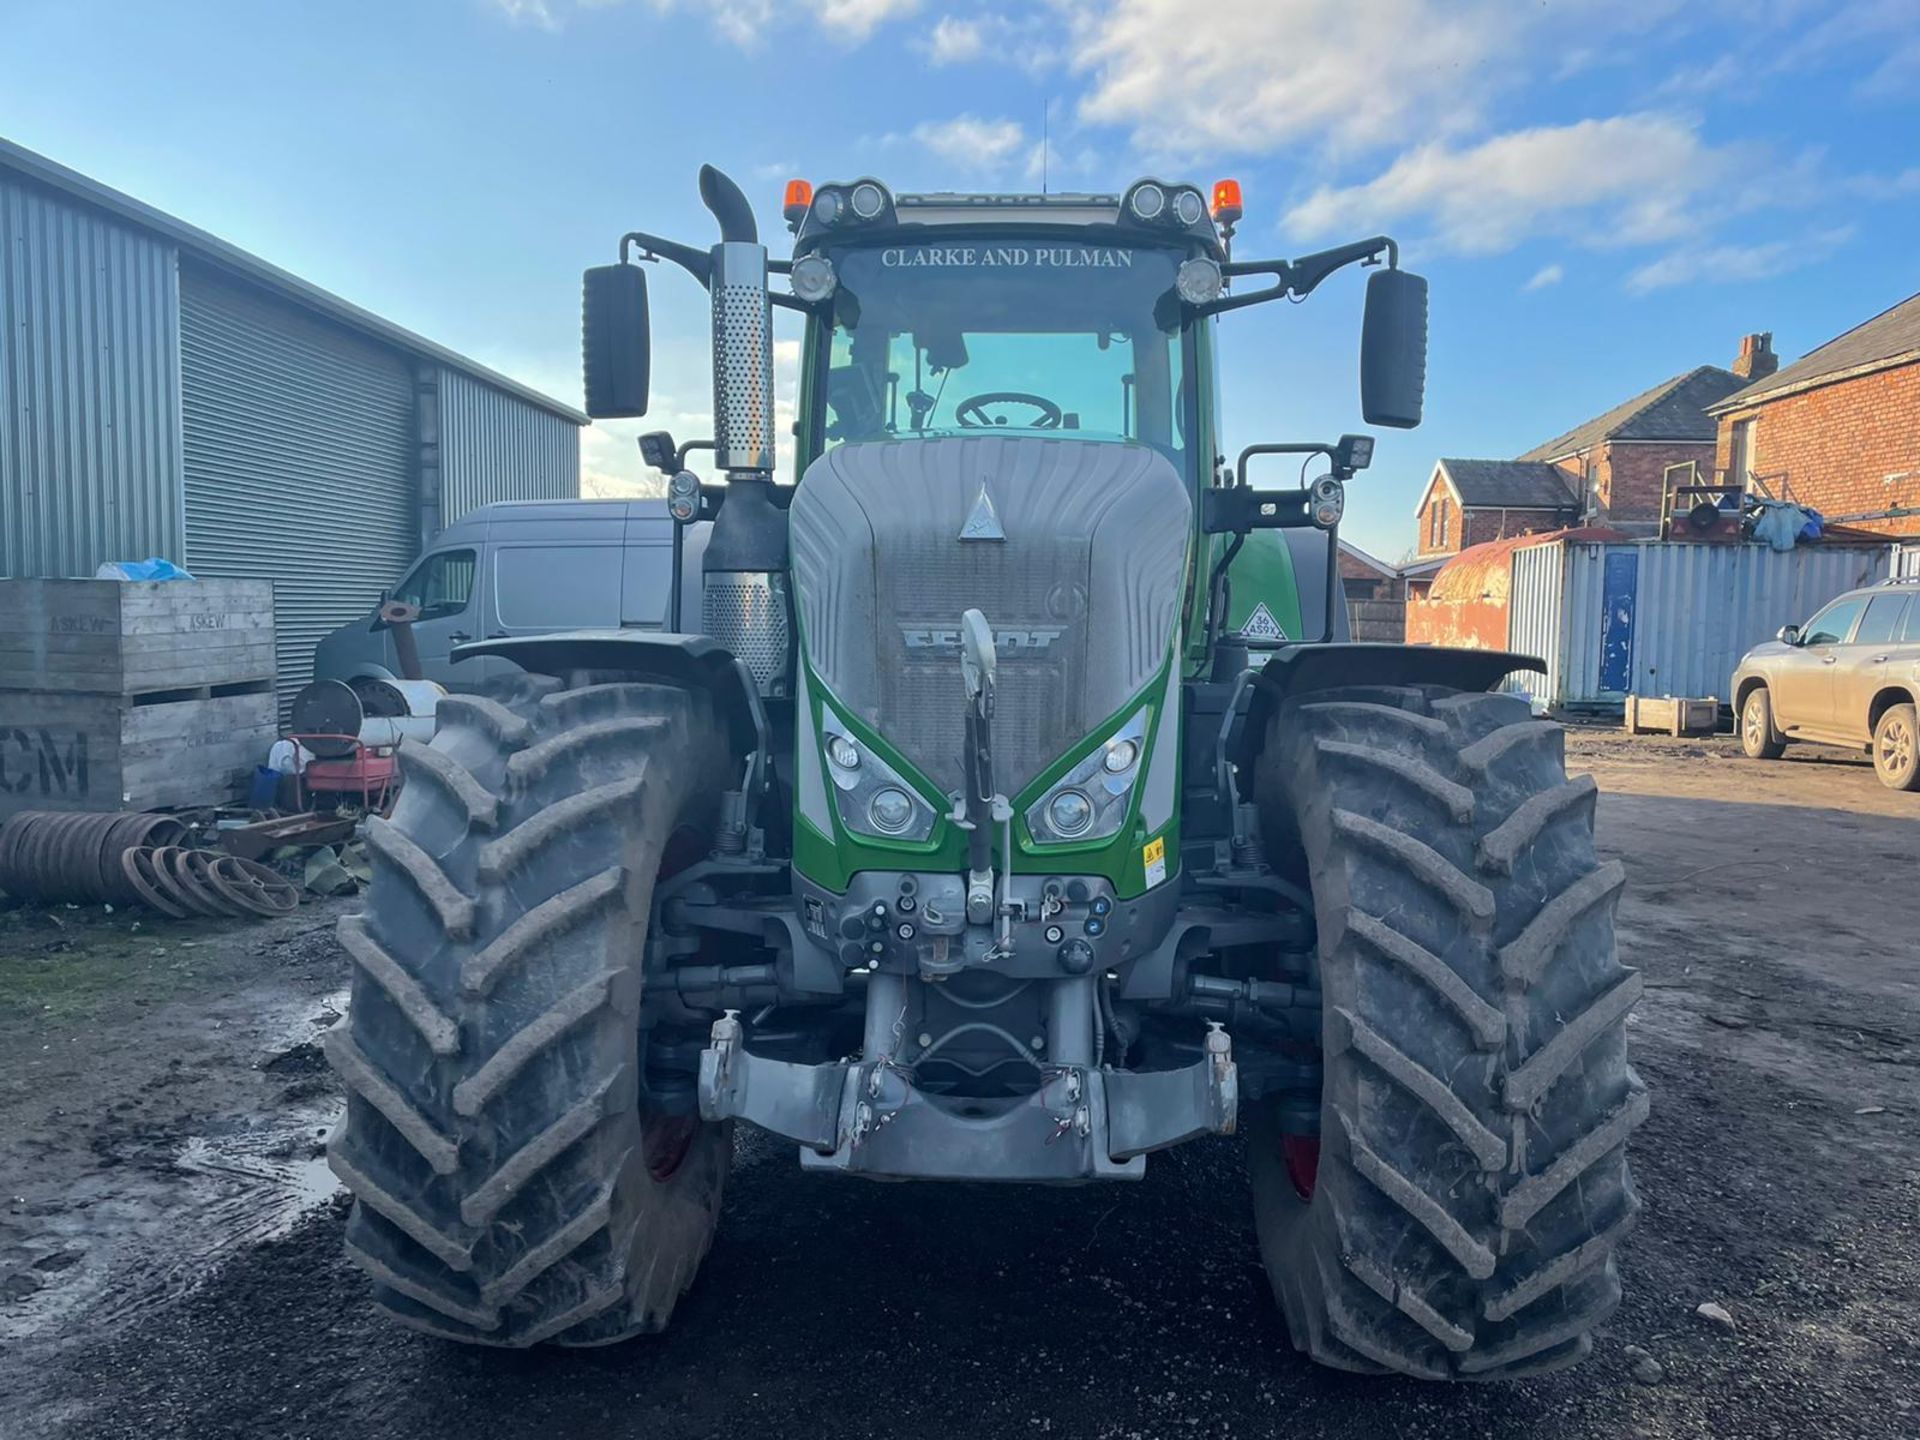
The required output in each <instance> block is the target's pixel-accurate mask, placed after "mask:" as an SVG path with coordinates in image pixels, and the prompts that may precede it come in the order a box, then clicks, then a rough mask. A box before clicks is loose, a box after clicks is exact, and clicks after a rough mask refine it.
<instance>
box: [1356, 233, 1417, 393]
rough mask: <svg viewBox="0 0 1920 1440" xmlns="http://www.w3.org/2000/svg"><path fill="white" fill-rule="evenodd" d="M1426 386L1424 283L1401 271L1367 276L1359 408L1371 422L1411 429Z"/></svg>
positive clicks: (1362, 327) (1415, 276)
mask: <svg viewBox="0 0 1920 1440" xmlns="http://www.w3.org/2000/svg"><path fill="white" fill-rule="evenodd" d="M1426 390H1427V282H1426V280H1425V278H1424V277H1422V276H1419V275H1413V274H1409V273H1408V272H1407V271H1405V270H1376V271H1374V273H1373V274H1372V275H1371V276H1370V277H1369V278H1368V280H1367V308H1366V315H1365V318H1364V319H1363V320H1362V322H1361V326H1360V413H1361V414H1362V415H1364V416H1365V417H1366V421H1367V423H1368V424H1369V425H1388V426H1391V427H1392V428H1394V429H1396V430H1411V429H1412V428H1413V427H1414V426H1416V425H1418V424H1419V423H1420V411H1421V406H1422V403H1423V401H1424V400H1425V398H1426Z"/></svg>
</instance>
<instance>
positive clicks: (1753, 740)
mask: <svg viewBox="0 0 1920 1440" xmlns="http://www.w3.org/2000/svg"><path fill="white" fill-rule="evenodd" d="M1786 748H1787V745H1786V742H1785V741H1784V740H1782V739H1780V738H1779V737H1778V736H1777V735H1776V734H1775V733H1774V729H1773V698H1772V697H1771V696H1770V695H1768V694H1767V687H1766V686H1764V685H1760V686H1756V687H1755V688H1754V690H1753V692H1752V693H1751V694H1749V695H1748V696H1747V699H1746V703H1745V704H1743V705H1742V706H1741V707H1740V749H1741V750H1742V751H1743V752H1745V754H1746V757H1747V758H1748V759H1749V760H1778V759H1779V758H1780V756H1781V754H1782V753H1783V752H1784V751H1785V750H1786Z"/></svg>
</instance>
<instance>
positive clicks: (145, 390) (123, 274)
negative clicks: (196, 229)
mask: <svg viewBox="0 0 1920 1440" xmlns="http://www.w3.org/2000/svg"><path fill="white" fill-rule="evenodd" d="M179 308H180V300H179V291H178V288H177V287H176V285H175V283H174V266H173V247H172V246H170V245H168V244H166V243H165V242H164V241H160V240H156V239H155V238H153V237H152V236H150V235H147V234H145V233H143V232H141V231H139V230H135V229H131V228H129V227H127V226H124V225H119V224H116V223H114V222H113V221H111V220H109V219H108V218H106V217H105V216H104V215H101V214H99V213H98V212H94V211H88V210H83V209H80V208H77V207H75V206H72V205H69V204H66V203H64V202H63V201H61V200H60V199H59V198H58V197H57V196H56V195H54V194H52V193H50V192H48V191H46V190H44V189H42V188H40V187H38V186H35V185H33V184H31V183H29V182H25V181H22V180H19V179H16V178H15V177H13V176H11V175H8V174H6V173H5V172H4V171H0V575H50V576H60V575H91V574H92V573H93V570H94V567H95V566H96V565H98V564H99V563H100V561H101V560H102V559H106V558H109V557H112V558H119V559H134V558H140V557H143V556H147V555H153V554H161V555H178V554H179V553H180V526H181V514H180V397H179V392H180V376H179V357H178V351H177V348H176V345H175V332H176V330H177V329H178V325H179Z"/></svg>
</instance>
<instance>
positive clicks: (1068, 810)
mask: <svg viewBox="0 0 1920 1440" xmlns="http://www.w3.org/2000/svg"><path fill="white" fill-rule="evenodd" d="M1047 819H1048V820H1049V821H1050V822H1051V823H1052V825H1053V829H1054V833H1055V834H1057V835H1061V836H1064V837H1065V838H1067V839H1069V840H1071V839H1072V838H1074V837H1075V836H1077V835H1083V834H1085V833H1086V830H1087V827H1088V826H1089V825H1091V824H1093V801H1091V800H1089V799H1088V798H1087V797H1086V796H1085V795H1083V794H1081V793H1080V792H1079V791H1078V790H1062V791H1060V792H1059V794H1057V795H1055V796H1054V797H1053V799H1051V800H1049V801H1048V802H1047Z"/></svg>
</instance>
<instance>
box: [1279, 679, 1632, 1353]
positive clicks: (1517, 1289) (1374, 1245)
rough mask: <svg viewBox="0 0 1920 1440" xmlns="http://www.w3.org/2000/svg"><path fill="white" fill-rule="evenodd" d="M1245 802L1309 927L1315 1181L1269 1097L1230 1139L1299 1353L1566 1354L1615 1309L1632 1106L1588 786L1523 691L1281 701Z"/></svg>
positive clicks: (1628, 989)
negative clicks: (1315, 1028)
mask: <svg viewBox="0 0 1920 1440" xmlns="http://www.w3.org/2000/svg"><path fill="white" fill-rule="evenodd" d="M1256 790H1257V796H1258V799H1259V803H1260V807H1261V814H1262V822H1263V826H1264V828H1265V830H1266V835H1267V843H1268V845H1269V846H1270V847H1273V848H1271V849H1270V853H1271V854H1272V855H1274V857H1275V858H1276V863H1280V862H1281V861H1282V860H1283V859H1284V857H1286V856H1289V855H1291V856H1294V857H1297V859H1298V861H1299V862H1300V866H1299V872H1298V874H1299V878H1300V879H1302V880H1303V881H1304V882H1305V883H1307V884H1308V885H1309V886H1310V888H1311V891H1312V895H1313V901H1314V908H1315V911H1316V918H1317V922H1318V929H1319V943H1318V964H1319V971H1320V974H1319V979H1320V988H1321V994H1322V997H1323V1004H1324V1011H1323V1021H1322V1060H1323V1065H1324V1082H1323V1091H1322V1099H1321V1108H1320V1117H1321V1118H1320V1135H1319V1137H1318V1154H1317V1167H1316V1164H1315V1156H1314V1150H1313V1144H1314V1142H1313V1139H1312V1138H1311V1137H1305V1136H1288V1135H1284V1134H1283V1133H1282V1129H1281V1118H1280V1115H1279V1113H1278V1112H1277V1110H1275V1109H1274V1108H1272V1107H1270V1106H1257V1107H1254V1113H1253V1114H1252V1115H1251V1116H1250V1117H1249V1119H1250V1122H1251V1123H1250V1125H1249V1127H1248V1128H1249V1144H1250V1146H1251V1157H1250V1158H1251V1165H1252V1173H1253V1190H1254V1204H1255V1220H1256V1227H1257V1230H1258V1234H1259V1239H1260V1249H1261V1255H1262V1258H1263V1259H1264V1261H1265V1263H1266V1267H1267V1272H1268V1275H1269V1277H1270V1279H1271V1281H1272V1284H1273V1288H1274V1293H1275V1296H1276V1298H1277V1299H1278V1301H1279V1304H1280V1308H1281V1311H1282V1313H1283V1315H1284V1317H1285V1319H1286V1323H1287V1328H1288V1330H1289V1332H1290V1334H1291V1336H1292V1338H1293V1342H1294V1344H1295V1345H1296V1346H1297V1347H1298V1348H1300V1349H1301V1350H1304V1351H1306V1352H1307V1353H1308V1354H1309V1355H1310V1356H1312V1357H1313V1358H1314V1359H1315V1360H1318V1361H1320V1362H1321V1363H1323V1364H1327V1365H1332V1366H1337V1367H1339V1368H1342V1369H1347V1370H1358V1371H1370V1372H1383V1371H1385V1372H1397V1373H1402V1374H1408V1375H1415V1376H1420V1377H1424V1378H1427V1379H1434V1380H1453V1379H1496V1378H1507V1377H1513V1376H1519V1375H1527V1374H1533V1373H1536V1372H1539V1371H1543V1370H1550V1369H1555V1368H1558V1367H1560V1366H1562V1365H1567V1364H1571V1363H1573V1362H1574V1361H1576V1360H1578V1359H1580V1358H1581V1357H1582V1356H1584V1355H1585V1354H1586V1353H1587V1352H1588V1350H1589V1349H1590V1348H1591V1345H1592V1341H1591V1338H1590V1337H1591V1333H1592V1331H1593V1329H1594V1327H1595V1326H1596V1325H1597V1324H1599V1323H1600V1321H1601V1320H1602V1319H1603V1318H1604V1317H1605V1316H1606V1315H1607V1314H1608V1313H1609V1312H1610V1311H1612V1309H1613V1308H1614V1306H1615V1305H1616V1304H1617V1303H1618V1301H1619V1297H1620V1282H1619V1278H1618V1275H1617V1273H1616V1270H1615V1267H1614V1260H1613V1254H1614V1248H1615V1246H1616V1245H1617V1244H1618V1243H1619V1241H1620V1239H1621V1237H1622V1236H1624V1235H1625V1234H1626V1233H1627V1231H1628V1230H1629V1229H1630V1228H1631V1226H1632V1225H1633V1223H1634V1217H1635V1215H1636V1214H1637V1213H1638V1211H1639V1209H1640V1202H1639V1200H1638V1198H1637V1197H1636V1196H1635V1194H1634V1189H1633V1183H1632V1180H1631V1178H1630V1177H1629V1175H1628V1171H1627V1162H1626V1154H1625V1149H1624V1146H1625V1143H1626V1140H1627V1136H1628V1135H1629V1134H1630V1133H1631V1132H1632V1130H1633V1129H1634V1127H1635V1126H1637V1125H1638V1124H1639V1123H1640V1122H1641V1121H1642V1120H1643V1119H1645V1117H1646V1114H1647V1094H1646V1090H1645V1087H1644V1086H1643V1085H1642V1084H1641V1083H1640V1080H1639V1079H1638V1077H1637V1076H1636V1075H1635V1074H1634V1072H1633V1070H1632V1068H1631V1067H1630V1066H1629V1065H1628V1063H1627V1048H1626V1019H1627V1011H1628V1009H1629V1008H1630V1007H1631V1006H1632V1005H1633V1003H1634V1001H1635V999H1636V998H1637V997H1638V996H1639V994H1640V984H1641V982H1640V976H1639V975H1638V973H1637V972H1634V971H1630V970H1627V969H1624V968H1622V966H1621V965H1620V962H1619V960H1618V958H1617V956H1616V953H1615V944H1614V934H1613V911H1614V906H1615V903H1616V898H1617V896H1618V893H1619V890H1620V888H1621V885H1622V882H1623V879H1624V874H1623V872H1622V870H1621V867H1620V866H1619V865H1618V864H1617V863H1614V862H1607V863H1605V864H1602V863H1600V862H1599V861H1598V860H1597V859H1596V857H1595V853H1594V843H1593V808H1594V794H1595V791H1594V786H1593V781H1592V779H1591V778H1590V777H1582V778H1580V779H1578V780H1573V781H1569V780H1568V779H1567V776H1566V769H1565V765H1564V761H1563V737H1562V733H1561V730H1560V727H1559V726H1558V725H1555V724H1553V723H1551V722H1549V721H1546V720H1536V719H1533V718H1532V717H1531V715H1530V713H1529V709H1528V706H1527V702H1526V701H1525V700H1524V699H1521V698H1519V697H1516V696H1509V695H1487V694H1464V693H1456V692H1450V691H1444V690H1440V689H1438V688H1436V687H1422V688H1411V687H1408V688H1399V687H1394V688H1386V687H1381V688H1367V689H1349V690H1336V691H1327V692H1322V693H1317V694H1312V695H1309V696H1306V697H1304V698H1302V699H1300V700H1297V701H1290V702H1288V703H1286V704H1284V705H1282V706H1281V707H1280V708H1279V709H1278V711H1277V712H1276V713H1275V715H1274V716H1273V718H1272V721H1271V724H1270V727H1269V730H1268V733H1267V737H1266V742H1265V747H1264V751H1263V753H1262V757H1261V761H1260V765H1259V768H1258V770H1257V778H1256Z"/></svg>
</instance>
